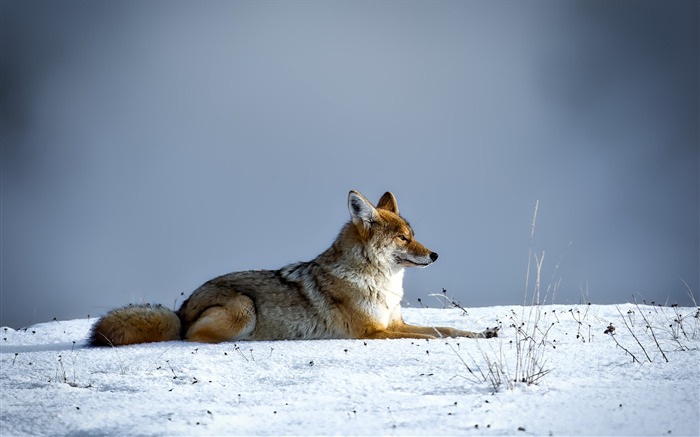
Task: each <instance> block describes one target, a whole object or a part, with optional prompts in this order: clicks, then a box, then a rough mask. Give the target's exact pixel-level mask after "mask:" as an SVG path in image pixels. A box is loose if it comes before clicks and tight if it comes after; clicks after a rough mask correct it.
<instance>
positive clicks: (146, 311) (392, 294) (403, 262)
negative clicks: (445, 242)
mask: <svg viewBox="0 0 700 437" xmlns="http://www.w3.org/2000/svg"><path fill="white" fill-rule="evenodd" d="M348 208H349V210H350V217H351V220H350V222H348V223H347V224H346V225H345V226H344V227H343V228H342V230H341V231H340V233H339V234H338V237H337V238H336V240H335V241H334V242H333V244H332V245H331V247H330V248H328V249H327V250H326V251H325V252H323V253H321V254H320V255H319V256H318V257H316V258H315V259H314V260H312V261H308V262H299V263H295V264H290V265H288V266H286V267H283V268H281V269H279V270H252V271H245V272H236V273H229V274H227V275H223V276H220V277H218V278H214V279H212V280H210V281H208V282H206V283H205V284H204V285H202V286H201V287H199V288H198V289H197V290H195V291H194V292H193V293H192V295H191V296H190V297H189V299H187V300H186V301H185V302H184V303H183V304H182V306H181V307H180V309H179V310H178V311H177V313H175V312H172V311H170V310H166V309H164V308H163V307H160V306H150V305H142V306H130V307H126V308H122V309H119V310H115V311H112V312H110V313H108V314H107V315H106V316H104V317H103V318H101V319H100V320H99V321H98V322H97V323H96V324H95V326H94V328H93V332H92V334H91V338H90V342H91V344H93V345H122V344H134V343H143V342H150V341H168V340H175V339H179V338H180V336H182V338H183V339H185V340H189V341H197V342H212V343H215V342H221V341H233V340H288V339H319V338H364V339H379V338H437V337H479V338H489V337H495V336H496V335H497V333H498V330H497V329H495V328H494V329H487V330H486V331H483V332H480V333H474V332H469V331H461V330H458V329H455V328H446V327H423V326H413V325H408V324H406V323H404V321H403V318H402V317H401V307H400V303H401V299H402V298H403V285H402V282H403V272H404V268H405V267H425V266H427V265H429V264H431V263H433V262H434V261H435V260H436V259H437V254H436V253H434V252H432V251H430V250H429V249H427V248H426V247H425V246H423V245H422V244H420V243H419V242H418V241H416V240H415V237H414V234H413V230H412V229H411V227H410V225H409V224H408V222H406V220H404V219H403V218H402V217H401V216H400V215H399V208H398V205H397V202H396V198H395V197H394V195H393V194H392V193H389V192H387V193H385V194H384V195H383V196H382V198H381V199H380V200H379V202H378V203H377V206H376V207H374V206H373V205H372V204H371V202H369V201H368V200H367V199H366V198H365V197H364V196H363V195H362V194H360V193H359V192H357V191H351V192H350V194H349V196H348Z"/></svg>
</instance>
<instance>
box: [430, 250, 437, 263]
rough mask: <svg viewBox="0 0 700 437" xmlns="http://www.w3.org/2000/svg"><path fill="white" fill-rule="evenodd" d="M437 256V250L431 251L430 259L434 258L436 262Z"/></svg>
mask: <svg viewBox="0 0 700 437" xmlns="http://www.w3.org/2000/svg"><path fill="white" fill-rule="evenodd" d="M437 257H438V254H437V253H435V252H430V259H432V260H433V262H435V260H436V259H437Z"/></svg>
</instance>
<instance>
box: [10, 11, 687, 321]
mask: <svg viewBox="0 0 700 437" xmlns="http://www.w3.org/2000/svg"><path fill="white" fill-rule="evenodd" d="M1 15H2V23H1V24H2V26H1V27H2V71H1V73H2V74H1V76H0V80H1V84H0V85H1V88H0V91H1V93H0V95H1V96H2V101H1V104H2V260H1V262H2V290H1V291H2V301H1V303H2V305H1V310H0V325H9V326H12V327H21V326H26V325H28V324H31V323H36V322H41V321H46V320H51V319H53V318H54V317H56V318H58V319H59V320H61V319H70V318H78V317H86V316H87V315H90V316H91V317H95V316H98V315H100V314H102V313H104V312H105V311H107V310H109V309H110V308H112V307H114V306H119V305H123V304H126V303H131V302H143V301H146V302H159V303H163V304H166V305H168V306H173V305H174V304H175V300H176V299H177V304H178V305H179V303H181V302H182V299H183V297H182V296H181V293H184V294H185V295H188V294H189V293H190V292H191V291H192V290H194V289H195V288H196V287H198V286H199V285H200V284H202V283H203V282H205V281H206V280H208V279H210V278H212V277H214V276H217V275H219V274H223V273H227V272H230V271H236V270H246V269H260V268H278V267H281V266H282V265H284V264H287V263H290V262H294V261H298V260H307V259H311V258H313V257H314V256H316V255H317V254H318V253H320V252H321V251H323V250H324V249H325V248H326V247H328V245H330V243H331V242H332V240H333V238H334V237H335V235H336V233H337V232H338V230H339V229H340V227H341V226H342V224H343V223H344V222H345V221H346V220H347V219H348V212H347V206H346V201H347V192H348V191H349V190H350V189H358V190H360V191H361V192H363V193H364V194H365V195H366V196H367V197H369V198H370V199H372V200H374V201H377V200H378V199H379V197H380V196H381V194H382V193H383V192H384V191H386V190H391V191H393V192H394V194H395V195H396V197H397V199H398V203H399V207H400V209H401V211H402V214H403V215H404V216H405V217H406V218H408V219H409V220H410V221H411V224H412V225H413V227H414V229H415V231H416V235H417V238H418V239H419V240H420V241H421V242H422V243H424V244H425V245H426V246H427V247H429V248H430V249H432V250H434V251H436V252H438V253H439V254H440V259H439V260H438V262H437V263H435V264H434V265H432V266H431V267H429V268H427V269H423V270H410V271H409V272H408V273H407V275H406V280H405V283H404V288H405V290H406V303H407V304H408V305H412V306H415V305H417V298H421V299H422V300H423V301H424V302H427V303H430V304H433V305H437V304H438V302H437V301H436V300H434V299H433V298H430V297H428V295H429V294H431V293H435V292H439V291H440V290H441V289H442V288H446V289H447V290H448V293H449V294H450V295H453V296H454V297H456V298H457V299H458V300H460V301H461V302H462V304H463V305H465V306H490V305H499V304H519V303H522V302H523V297H524V292H525V277H526V270H527V261H528V248H529V240H530V224H531V219H532V214H533V208H534V205H535V202H536V201H537V200H539V202H540V204H539V212H538V217H537V223H536V232H535V239H534V245H533V249H534V251H535V252H536V253H538V254H541V253H542V252H543V251H544V252H545V256H544V263H543V267H542V276H543V282H544V285H548V284H550V283H552V284H553V283H558V284H559V285H558V291H557V294H556V296H554V301H555V303H578V302H581V301H591V302H594V303H616V302H626V301H630V300H631V299H632V298H633V296H636V297H637V298H638V299H639V300H642V299H645V300H646V301H647V302H650V301H652V300H653V301H656V302H661V303H666V302H668V303H676V302H677V303H679V304H683V305H690V304H691V300H690V298H689V297H688V294H687V289H686V286H685V285H684V282H683V281H685V282H687V284H688V285H689V286H690V288H691V289H692V290H693V293H694V294H695V297H696V298H697V299H699V300H700V287H699V285H700V280H699V278H698V266H699V265H700V260H699V254H698V252H699V244H700V236H699V230H698V228H699V226H700V217H699V206H698V202H699V200H698V199H699V194H698V192H699V186H700V179H699V176H698V166H699V163H698V162H699V157H698V149H699V140H698V132H699V126H698V125H699V122H698V120H699V111H698V96H699V95H700V90H699V87H698V81H699V79H698V78H699V71H698V45H699V44H698V16H699V14H698V3H697V2H696V1H682V0H678V1H673V2H666V1H659V2H643V1H636V2H576V1H573V2H528V1H525V2H479V1H470V2H405V3H404V2H343V3H336V2H274V1H273V2H206V3H200V2H197V3H194V2H193V3H189V2H177V3H169V2H100V3H99V4H91V3H89V2H87V3H86V2H77V3H67V2H31V3H29V2H16V3H15V2H8V1H3V3H2V14H1ZM557 265H558V268H556V267H555V266H557ZM552 297H553V296H551V294H550V296H549V299H551V298H552Z"/></svg>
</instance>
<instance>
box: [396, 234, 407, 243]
mask: <svg viewBox="0 0 700 437" xmlns="http://www.w3.org/2000/svg"><path fill="white" fill-rule="evenodd" d="M396 238H398V239H399V240H401V241H404V242H405V241H408V237H406V236H405V235H403V234H401V235H397V236H396Z"/></svg>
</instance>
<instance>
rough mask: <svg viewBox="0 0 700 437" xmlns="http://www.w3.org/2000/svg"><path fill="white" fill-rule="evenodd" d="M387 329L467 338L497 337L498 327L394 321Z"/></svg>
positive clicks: (432, 335) (406, 332) (438, 336)
mask: <svg viewBox="0 0 700 437" xmlns="http://www.w3.org/2000/svg"><path fill="white" fill-rule="evenodd" d="M389 331H392V332H397V333H405V334H421V335H429V336H431V337H433V338H440V337H469V338H493V337H498V328H487V329H486V330H485V331H483V332H471V331H462V330H459V329H455V328H448V327H443V326H416V325H409V324H407V323H404V322H403V321H401V322H398V323H394V324H393V325H391V326H390V327H389Z"/></svg>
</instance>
